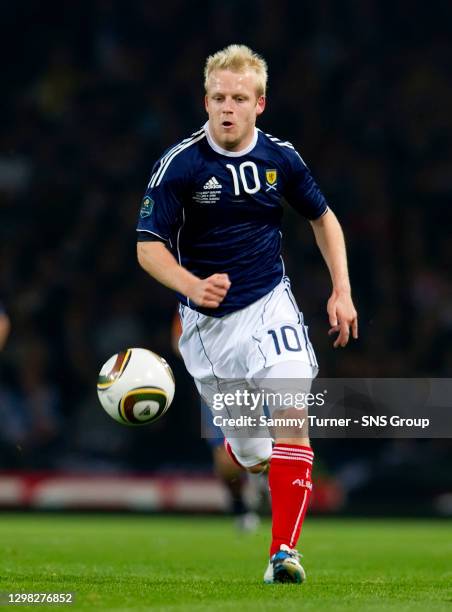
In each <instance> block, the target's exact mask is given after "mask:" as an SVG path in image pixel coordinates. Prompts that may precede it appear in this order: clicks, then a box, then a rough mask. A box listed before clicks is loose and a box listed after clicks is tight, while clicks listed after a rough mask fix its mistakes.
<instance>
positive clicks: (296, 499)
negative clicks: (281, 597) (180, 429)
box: [249, 280, 318, 582]
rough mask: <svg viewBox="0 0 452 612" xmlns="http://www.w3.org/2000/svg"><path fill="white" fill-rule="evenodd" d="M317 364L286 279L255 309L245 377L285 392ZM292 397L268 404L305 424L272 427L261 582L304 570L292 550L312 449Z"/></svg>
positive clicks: (302, 388)
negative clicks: (268, 525) (266, 554)
mask: <svg viewBox="0 0 452 612" xmlns="http://www.w3.org/2000/svg"><path fill="white" fill-rule="evenodd" d="M317 371H318V366H317V361H316V358H315V354H314V351H313V348H312V345H311V343H310V341H309V338H308V335H307V328H306V327H305V326H304V323H303V316H302V314H301V313H300V312H299V310H298V308H297V306H296V303H295V300H294V298H293V295H292V293H291V291H290V284H289V283H288V281H287V280H284V281H282V283H281V284H280V285H279V286H278V287H276V288H275V290H274V291H273V292H272V294H271V295H270V296H269V297H268V299H267V300H266V303H265V310H264V309H262V312H261V313H257V317H256V328H255V330H254V333H253V334H252V337H251V340H250V356H249V377H250V378H252V379H253V381H254V382H255V384H256V386H257V387H258V388H259V389H263V390H269V391H272V392H278V391H279V392H281V393H282V394H283V395H284V396H285V397H287V394H289V395H290V394H292V395H295V394H297V393H303V392H304V393H306V392H308V391H309V390H310V387H311V383H312V379H313V378H314V377H315V376H316V375H317ZM295 407H296V406H295V403H292V404H287V403H286V402H284V404H282V405H279V406H278V405H277V404H273V405H270V404H268V408H269V410H270V412H271V417H273V418H283V419H285V420H286V419H288V418H295V419H300V420H302V419H303V418H305V419H306V420H305V421H304V428H301V429H300V428H299V427H296V429H294V430H293V431H290V429H287V428H286V427H283V428H282V429H280V430H276V431H273V432H272V433H273V436H274V438H275V444H274V447H273V450H272V456H271V461H270V469H269V486H270V492H271V500H272V542H271V547H270V558H271V559H272V561H273V562H272V563H271V564H270V565H269V568H268V571H267V572H266V575H265V581H266V582H276V581H279V582H283V581H292V582H302V581H303V580H304V578H305V574H304V570H303V568H302V567H301V565H300V563H299V561H298V555H297V553H296V551H295V547H296V545H297V541H298V538H299V535H300V532H301V529H302V526H303V521H304V517H305V514H306V510H307V508H308V504H309V499H310V496H311V491H312V480H311V473H312V466H313V460H314V453H313V451H312V448H311V444H310V441H309V435H308V429H307V418H306V417H307V414H306V412H305V411H302V410H296V409H295Z"/></svg>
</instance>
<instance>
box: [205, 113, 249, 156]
mask: <svg viewBox="0 0 452 612" xmlns="http://www.w3.org/2000/svg"><path fill="white" fill-rule="evenodd" d="M204 130H205V132H206V137H207V142H208V143H209V145H210V146H211V147H212V149H213V150H214V151H215V152H216V153H220V154H221V155H226V156H227V157H241V156H242V155H246V154H247V153H249V152H250V151H252V150H253V149H254V147H255V146H256V143H257V136H258V133H257V128H256V127H255V128H254V131H253V135H252V138H251V141H250V142H249V143H248V144H247V145H246V146H245V147H242V148H241V149H239V150H238V151H229V150H228V149H225V148H224V147H222V146H221V145H220V144H219V143H218V142H217V141H216V140H215V139H214V137H213V136H212V132H211V131H210V128H209V122H208V121H206V123H205V124H204Z"/></svg>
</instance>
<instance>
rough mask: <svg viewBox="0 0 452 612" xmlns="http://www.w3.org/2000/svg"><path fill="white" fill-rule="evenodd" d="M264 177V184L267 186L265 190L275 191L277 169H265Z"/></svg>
mask: <svg viewBox="0 0 452 612" xmlns="http://www.w3.org/2000/svg"><path fill="white" fill-rule="evenodd" d="M265 179H266V186H267V188H266V189H265V191H271V190H272V189H274V190H275V191H276V185H277V182H278V171H277V170H274V169H273V170H266V171H265Z"/></svg>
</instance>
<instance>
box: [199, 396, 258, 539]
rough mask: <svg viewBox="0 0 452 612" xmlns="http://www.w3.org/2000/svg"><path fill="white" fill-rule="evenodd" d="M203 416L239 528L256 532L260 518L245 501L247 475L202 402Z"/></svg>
mask: <svg viewBox="0 0 452 612" xmlns="http://www.w3.org/2000/svg"><path fill="white" fill-rule="evenodd" d="M201 415H202V422H203V430H204V431H203V433H204V435H205V436H206V442H207V444H208V445H209V447H210V449H211V451H212V459H213V465H214V470H215V473H216V475H217V476H218V478H219V479H220V480H221V482H222V483H223V485H224V487H225V489H226V490H227V491H228V494H229V498H230V502H231V510H232V514H233V516H234V517H235V519H236V524H237V528H238V529H240V530H241V531H254V530H255V529H256V528H257V527H258V525H259V517H258V515H257V514H256V513H255V512H253V511H252V510H251V509H250V507H249V505H248V503H247V500H246V499H245V487H246V482H247V478H246V474H245V472H244V470H243V468H242V467H241V466H240V465H238V463H237V462H236V461H234V460H233V459H232V457H231V456H230V455H229V453H228V452H227V450H226V448H225V438H224V436H223V433H222V431H221V429H220V428H219V427H218V426H216V425H214V423H213V419H212V414H211V412H210V409H209V407H208V406H207V404H206V403H205V402H204V401H202V402H201Z"/></svg>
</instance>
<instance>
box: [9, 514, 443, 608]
mask: <svg viewBox="0 0 452 612" xmlns="http://www.w3.org/2000/svg"><path fill="white" fill-rule="evenodd" d="M268 538H269V522H268V521H266V522H265V523H264V524H263V525H262V527H261V528H260V529H259V531H258V532H257V533H255V534H252V535H239V534H237V532H236V531H235V528H234V524H233V521H232V519H230V518H205V517H177V518H173V517H168V518H162V517H157V516H130V515H125V516H119V517H118V516H109V515H106V516H99V515H96V516H92V515H69V516H67V515H30V514H22V515H20V514H19V515H13V514H3V515H1V517H0V543H1V557H0V591H2V592H3V593H4V592H47V593H49V592H54V593H57V592H58V593H61V592H69V591H71V592H75V594H76V601H75V603H74V604H73V605H65V606H56V605H53V606H49V605H47V606H45V605H44V606H43V605H37V604H35V605H33V606H20V607H18V608H19V609H20V610H25V609H41V610H42V609H53V610H57V609H66V610H68V611H69V610H95V609H103V610H111V611H113V610H117V611H118V612H119V611H121V612H125V611H127V610H152V611H158V610H161V611H163V610H164V611H174V612H177V611H179V612H215V611H217V610H218V611H220V610H225V611H231V612H232V611H240V612H241V611H253V612H255V611H260V610H263V611H265V610H281V611H282V612H288V611H292V610H303V611H304V610H315V611H316V612H319V611H322V612H323V611H324V610H354V611H355V610H356V611H360V612H361V611H363V610H372V611H375V612H377V611H380V610H393V611H394V612H396V611H397V612H399V611H401V610H407V611H408V610H410V611H411V610H419V611H420V610H423V611H425V610H429V611H430V610H452V593H451V590H450V587H451V585H452V528H451V525H450V523H447V522H445V521H443V522H435V521H412V520H400V521H389V520H388V521H382V520H381V521H376V520H375V521H373V520H329V519H322V520H319V519H315V518H309V517H308V519H307V521H306V523H305V527H304V533H303V536H302V540H301V543H300V544H301V545H300V546H299V548H300V550H302V551H303V554H304V565H305V568H306V571H307V574H308V579H307V581H306V583H305V584H303V585H302V586H298V585H264V584H263V583H262V576H263V572H264V569H265V567H266V564H267V557H266V554H267V548H268ZM12 607H13V606H0V608H1V609H4V610H7V609H11V608H12Z"/></svg>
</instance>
